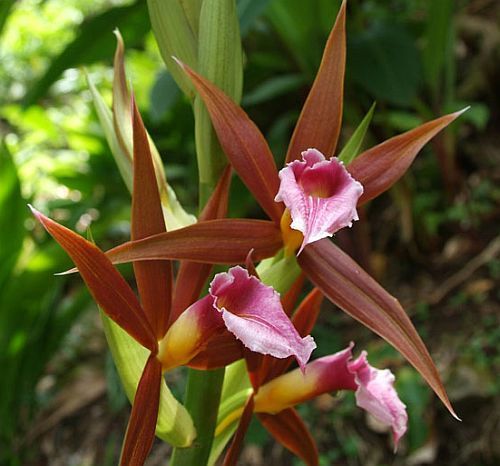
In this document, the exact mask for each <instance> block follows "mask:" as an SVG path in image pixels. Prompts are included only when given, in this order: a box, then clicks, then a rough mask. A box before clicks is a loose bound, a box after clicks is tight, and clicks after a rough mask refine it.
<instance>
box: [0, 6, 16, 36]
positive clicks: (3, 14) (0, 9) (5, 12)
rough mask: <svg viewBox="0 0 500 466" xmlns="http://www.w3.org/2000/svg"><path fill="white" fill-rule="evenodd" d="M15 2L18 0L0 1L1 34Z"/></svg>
mask: <svg viewBox="0 0 500 466" xmlns="http://www.w3.org/2000/svg"><path fill="white" fill-rule="evenodd" d="M14 3H16V0H4V1H3V2H2V3H0V36H1V35H2V31H3V28H4V26H5V23H6V21H7V18H8V17H9V14H10V12H11V8H12V7H13V6H14Z"/></svg>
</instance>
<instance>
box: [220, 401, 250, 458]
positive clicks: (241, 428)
mask: <svg viewBox="0 0 500 466" xmlns="http://www.w3.org/2000/svg"><path fill="white" fill-rule="evenodd" d="M253 407H254V402H253V395H251V396H250V397H249V398H248V400H247V402H246V403H245V408H244V409H243V413H242V415H241V418H240V422H239V424H238V428H237V429H236V432H235V434H234V437H233V441H232V442H231V445H230V446H229V448H228V450H227V452H226V456H225V457H224V462H223V463H222V464H223V466H236V465H237V464H238V457H239V456H240V453H241V449H242V448H243V441H244V440H245V435H246V433H247V430H248V427H249V426H250V421H251V420H252V415H253Z"/></svg>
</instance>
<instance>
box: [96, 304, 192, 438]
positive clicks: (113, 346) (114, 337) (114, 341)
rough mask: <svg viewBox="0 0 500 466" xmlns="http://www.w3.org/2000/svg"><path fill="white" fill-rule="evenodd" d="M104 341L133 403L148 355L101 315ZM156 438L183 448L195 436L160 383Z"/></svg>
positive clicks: (181, 409) (186, 417)
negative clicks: (106, 342)
mask: <svg viewBox="0 0 500 466" xmlns="http://www.w3.org/2000/svg"><path fill="white" fill-rule="evenodd" d="M101 318H102V322H103V327H104V333H105V335H106V340H107V341H108V344H109V348H110V350H111V354H112V355H113V361H114V362H115V364H116V369H117V371H118V375H119V376H120V380H121V382H122V385H123V388H124V390H125V393H126V395H127V398H128V399H129V401H130V403H132V401H133V400H134V396H135V392H136V391H137V385H138V384H139V380H140V378H141V374H142V372H143V369H144V366H145V364H146V361H147V360H148V357H149V351H148V350H147V349H146V348H144V347H143V346H141V345H140V344H139V343H137V342H136V341H135V340H134V339H133V338H132V337H131V336H130V335H128V334H127V333H126V332H125V331H124V330H123V329H122V328H120V327H119V326H118V325H116V324H115V323H114V322H113V321H112V320H111V319H110V318H109V317H108V316H106V315H105V314H104V313H102V312H101ZM156 435H157V436H158V437H159V438H161V439H162V440H164V441H165V442H168V443H170V444H172V445H174V446H178V447H187V446H189V445H191V443H192V442H193V439H194V438H195V436H196V430H195V428H194V426H193V421H192V420H191V417H190V416H189V414H188V412H187V411H186V408H184V406H182V405H181V404H180V403H179V402H178V401H177V400H176V399H175V397H174V396H173V395H172V393H171V392H170V390H169V388H168V386H167V384H166V383H165V380H164V379H162V382H161V390H160V407H159V414H158V420H157V423H156Z"/></svg>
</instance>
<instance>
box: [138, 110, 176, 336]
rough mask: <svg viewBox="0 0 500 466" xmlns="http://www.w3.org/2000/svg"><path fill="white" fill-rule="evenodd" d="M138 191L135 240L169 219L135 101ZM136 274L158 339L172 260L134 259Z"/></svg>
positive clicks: (159, 229)
mask: <svg viewBox="0 0 500 466" xmlns="http://www.w3.org/2000/svg"><path fill="white" fill-rule="evenodd" d="M133 133H134V135H133V137H134V191H133V193H132V221H131V239H132V240H138V239H143V238H145V237H147V236H151V235H154V234H157V233H164V232H165V221H164V219H163V210H162V208H161V201H160V194H159V192H158V186H157V183H156V176H155V169H154V165H153V159H152V157H151V151H150V149H149V143H148V135H147V133H146V128H144V124H143V122H142V119H141V116H140V114H139V110H138V109H137V106H136V104H135V101H133ZM134 274H135V279H136V282H137V288H138V290H139V296H140V297H141V303H142V308H143V309H144V312H145V313H146V317H147V319H148V321H149V324H150V325H151V328H152V329H153V330H154V331H155V333H156V337H157V339H158V340H160V339H161V338H163V336H164V335H165V333H166V332H167V329H168V321H169V315H170V307H171V303H172V281H173V270H172V263H171V262H170V261H144V262H134Z"/></svg>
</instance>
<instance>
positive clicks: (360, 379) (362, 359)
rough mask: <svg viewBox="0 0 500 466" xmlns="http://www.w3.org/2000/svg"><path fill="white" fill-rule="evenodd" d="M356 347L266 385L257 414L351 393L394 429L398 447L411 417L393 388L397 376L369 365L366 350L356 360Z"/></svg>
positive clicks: (387, 370)
mask: <svg viewBox="0 0 500 466" xmlns="http://www.w3.org/2000/svg"><path fill="white" fill-rule="evenodd" d="M353 346H354V344H353V343H351V344H350V345H349V347H347V348H346V349H344V350H342V351H339V352H338V353H335V354H332V355H330V356H325V357H323V358H319V359H316V360H314V361H312V362H310V363H308V364H307V366H306V372H305V374H303V373H301V372H299V371H298V370H293V371H291V372H288V373H287V374H284V375H281V376H279V377H277V378H275V379H273V380H271V381H270V382H268V383H266V384H265V385H263V386H262V387H260V390H259V391H258V393H257V394H256V396H255V400H254V401H255V411H256V412H261V413H269V414H276V413H279V412H281V411H283V410H285V409H288V408H291V407H293V406H295V405H297V404H299V403H302V402H304V401H307V400H310V399H312V398H315V397H317V396H319V395H321V394H324V393H329V392H335V391H338V390H352V391H354V392H355V396H356V404H357V405H358V406H359V407H360V408H363V409H364V410H366V411H367V412H369V413H370V414H371V415H372V416H373V417H375V418H376V419H377V420H378V421H380V422H381V423H382V424H384V425H387V426H389V427H390V428H391V430H392V433H393V439H394V444H395V446H396V447H397V445H398V442H399V440H400V439H401V437H402V436H403V435H404V433H405V432H406V429H407V424H408V416H407V413H406V406H405V405H404V404H403V403H402V402H401V400H400V399H399V397H398V394H397V392H396V390H395V388H394V375H393V374H392V373H391V371H390V370H389V369H384V370H380V369H376V368H374V367H372V366H370V364H368V361H367V359H366V352H364V351H363V352H362V353H361V355H360V356H359V357H358V358H357V359H353V357H352V348H353Z"/></svg>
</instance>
